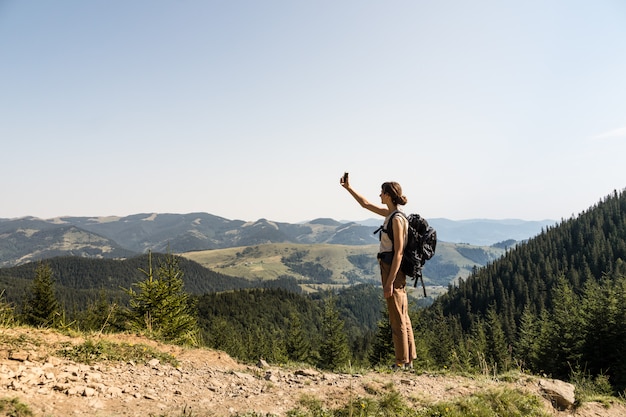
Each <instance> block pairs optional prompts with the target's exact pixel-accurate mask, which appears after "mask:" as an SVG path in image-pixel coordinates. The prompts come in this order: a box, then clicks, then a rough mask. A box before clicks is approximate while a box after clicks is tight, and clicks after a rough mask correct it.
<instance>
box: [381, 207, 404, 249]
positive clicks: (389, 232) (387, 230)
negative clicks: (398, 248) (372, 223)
mask: <svg viewBox="0 0 626 417" xmlns="http://www.w3.org/2000/svg"><path fill="white" fill-rule="evenodd" d="M398 214H399V215H401V216H404V218H405V219H406V216H405V215H404V213H402V212H401V211H400V210H395V211H394V212H393V213H391V215H390V216H389V221H388V222H387V228H385V225H384V224H383V225H381V226H380V227H379V228H378V229H376V230H374V234H376V233H378V240H380V238H381V233H383V232H385V233H387V236H389V239H390V240H391V243H392V244H393V225H392V224H391V222H392V221H393V218H394V217H396V215H398Z"/></svg>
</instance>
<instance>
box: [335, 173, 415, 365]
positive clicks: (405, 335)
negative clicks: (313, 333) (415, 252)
mask: <svg viewBox="0 0 626 417" xmlns="http://www.w3.org/2000/svg"><path fill="white" fill-rule="evenodd" d="M339 182H340V184H341V185H342V186H343V188H345V189H346V190H348V192H349V193H350V194H351V195H352V197H354V199H355V200H356V201H357V202H358V203H359V204H360V205H361V207H363V208H364V209H367V210H369V211H371V212H372V213H375V214H378V215H380V216H383V217H384V218H385V221H384V222H383V232H382V233H381V236H380V248H379V251H378V263H379V265H380V278H381V282H382V285H383V295H384V296H385V300H386V301H387V310H388V311H389V324H390V326H391V332H392V339H393V346H394V350H395V356H396V363H395V364H394V365H392V368H394V369H409V368H412V367H413V359H415V358H416V357H417V355H416V352H415V339H414V337H413V327H412V325H411V319H410V318H409V307H408V299H407V295H406V275H405V274H404V273H403V272H402V270H401V269H400V264H401V262H402V249H404V246H405V244H406V236H407V230H408V222H407V219H406V217H405V216H404V215H403V214H404V213H403V212H402V210H401V209H400V208H399V207H398V206H403V205H405V204H406V203H407V199H406V197H405V196H404V195H403V194H402V187H400V184H398V183H397V182H385V183H383V185H382V187H381V191H380V202H381V204H382V205H376V204H373V203H370V202H369V201H367V199H365V197H363V196H362V195H361V194H359V193H357V192H356V191H355V190H353V189H352V187H350V182H349V180H348V175H347V174H345V175H344V176H343V177H342V178H341V179H340V180H339ZM396 212H400V213H401V214H395V213H396ZM394 214H395V215H394ZM390 227H391V228H393V233H392V235H393V241H392V240H391V239H390V238H389V235H388V234H387V233H386V232H385V230H388V229H389V228H390ZM394 248H401V249H398V250H394Z"/></svg>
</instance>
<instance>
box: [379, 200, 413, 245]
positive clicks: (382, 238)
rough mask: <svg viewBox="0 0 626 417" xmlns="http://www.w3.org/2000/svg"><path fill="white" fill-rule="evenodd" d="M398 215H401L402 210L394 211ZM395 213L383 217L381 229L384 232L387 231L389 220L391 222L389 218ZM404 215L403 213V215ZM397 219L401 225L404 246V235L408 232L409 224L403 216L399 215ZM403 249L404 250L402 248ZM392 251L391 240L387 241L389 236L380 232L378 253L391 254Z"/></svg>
mask: <svg viewBox="0 0 626 417" xmlns="http://www.w3.org/2000/svg"><path fill="white" fill-rule="evenodd" d="M396 211H398V212H400V213H403V212H402V210H400V209H398V210H396ZM396 211H394V212H392V213H391V214H390V215H389V216H387V217H385V221H384V223H383V228H384V229H385V230H387V225H388V224H389V220H391V217H392V216H393V215H394V214H395V213H396ZM403 214H404V213H403ZM398 218H399V219H400V222H401V223H402V225H403V229H404V244H405V245H406V234H407V231H408V230H409V222H408V221H407V219H406V217H405V216H403V215H399V216H398ZM389 227H392V225H389ZM402 249H404V248H402ZM391 251H393V242H392V241H391V239H389V235H388V234H387V233H385V232H381V234H380V247H379V249H378V252H380V253H382V252H391Z"/></svg>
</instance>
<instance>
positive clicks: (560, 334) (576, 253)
mask: <svg viewBox="0 0 626 417" xmlns="http://www.w3.org/2000/svg"><path fill="white" fill-rule="evenodd" d="M624 261H626V192H625V191H624V190H622V191H621V192H617V191H615V192H614V193H613V194H612V195H609V196H607V197H606V198H604V199H603V200H601V201H600V202H598V203H597V204H596V205H595V206H593V207H591V208H590V209H588V210H587V211H585V212H583V213H581V214H580V215H578V216H577V217H575V218H571V219H569V220H564V221H562V222H561V223H560V224H558V225H556V226H554V227H551V228H548V229H547V230H545V231H543V232H542V233H541V234H540V235H538V236H537V237H535V238H533V239H531V240H529V241H528V242H526V243H524V244H520V245H518V246H516V247H515V248H514V249H512V250H509V251H508V252H507V253H506V254H505V255H504V256H503V257H501V258H500V259H498V260H496V261H494V262H493V263H491V264H488V265H487V266H486V267H484V268H481V269H479V270H477V271H475V272H474V273H473V274H471V275H470V276H469V277H468V278H467V279H466V280H464V281H461V282H460V283H459V284H458V286H457V287H454V288H450V289H449V291H448V293H447V294H445V295H444V296H442V297H440V298H439V299H437V300H436V302H435V303H434V304H433V306H431V308H429V309H428V311H427V312H424V317H423V319H424V320H425V321H424V322H423V323H422V324H423V325H424V326H428V323H429V322H430V320H432V321H433V322H432V324H433V325H434V326H436V325H435V323H434V321H435V320H437V319H436V318H437V317H438V319H439V320H440V319H441V318H442V316H443V317H446V318H447V321H448V322H449V323H455V324H454V325H459V324H460V328H461V329H460V330H461V332H462V335H459V334H458V333H457V334H456V335H454V333H455V332H457V330H455V329H453V328H452V327H453V326H454V325H452V324H451V325H450V327H449V328H447V329H446V331H448V332H450V334H451V335H452V336H451V337H452V338H454V339H456V342H457V343H460V344H461V346H465V347H467V346H469V345H468V343H469V342H471V343H475V344H476V343H478V344H480V343H484V344H485V349H486V351H487V359H488V360H490V361H491V363H494V364H495V363H499V364H500V367H501V368H502V365H503V362H506V361H507V360H508V361H517V362H518V363H523V364H524V365H525V366H526V367H527V368H530V370H532V371H536V372H547V373H551V374H552V375H553V376H556V377H564V376H568V375H569V374H570V373H571V372H572V369H585V370H586V371H587V372H590V373H591V374H592V375H602V374H606V375H608V376H609V377H610V378H611V382H612V383H613V385H614V386H617V387H620V388H621V389H623V388H624V387H626V360H624V358H623V356H622V353H623V352H622V349H623V346H625V345H626V278H625V277H626V264H625V262H624ZM481 338H486V341H485V340H482V339H481ZM481 340H482V341H481ZM511 347H512V349H513V350H512V351H511V350H510V348H511ZM460 349H461V348H459V350H460ZM468 354H469V353H468ZM470 355H471V354H470ZM577 367H580V368H577Z"/></svg>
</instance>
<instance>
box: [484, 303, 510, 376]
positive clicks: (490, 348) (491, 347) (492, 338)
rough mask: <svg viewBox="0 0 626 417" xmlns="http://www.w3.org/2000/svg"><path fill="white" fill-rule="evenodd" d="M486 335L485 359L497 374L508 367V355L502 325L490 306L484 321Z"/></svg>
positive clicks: (493, 308)
mask: <svg viewBox="0 0 626 417" xmlns="http://www.w3.org/2000/svg"><path fill="white" fill-rule="evenodd" d="M485 324H486V327H485V330H486V332H485V333H486V335H487V352H486V355H487V358H488V360H491V364H492V366H493V367H494V368H495V369H494V370H497V371H498V372H500V371H504V370H506V369H507V368H508V366H509V359H508V358H509V355H508V350H507V344H506V337H505V335H504V330H503V329H502V323H501V322H500V318H499V317H498V314H497V313H496V310H495V307H494V306H492V307H490V308H489V310H488V311H487V321H486V323H485Z"/></svg>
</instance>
